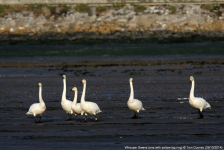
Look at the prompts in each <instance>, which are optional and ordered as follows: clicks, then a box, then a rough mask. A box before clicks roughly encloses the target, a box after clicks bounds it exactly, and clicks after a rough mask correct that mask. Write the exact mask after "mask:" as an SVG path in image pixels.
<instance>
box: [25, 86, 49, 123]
mask: <svg viewBox="0 0 224 150" xmlns="http://www.w3.org/2000/svg"><path fill="white" fill-rule="evenodd" d="M38 86H39V102H40V103H34V104H32V105H31V106H30V109H29V111H28V112H27V113H26V114H27V115H33V116H34V117H35V123H41V116H42V114H43V113H44V111H45V110H46V105H45V103H44V100H43V99H42V84H41V83H39V84H38ZM36 115H40V120H39V122H37V121H36Z"/></svg>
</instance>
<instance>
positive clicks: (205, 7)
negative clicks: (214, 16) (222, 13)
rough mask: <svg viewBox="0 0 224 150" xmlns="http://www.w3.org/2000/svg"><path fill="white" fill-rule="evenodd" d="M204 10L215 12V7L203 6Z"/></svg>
mask: <svg viewBox="0 0 224 150" xmlns="http://www.w3.org/2000/svg"><path fill="white" fill-rule="evenodd" d="M202 9H204V10H209V11H211V10H214V6H213V5H203V6H202Z"/></svg>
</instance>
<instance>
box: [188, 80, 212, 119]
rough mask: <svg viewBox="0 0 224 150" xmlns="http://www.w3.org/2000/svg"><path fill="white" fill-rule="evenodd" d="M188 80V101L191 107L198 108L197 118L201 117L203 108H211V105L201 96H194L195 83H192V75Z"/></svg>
mask: <svg viewBox="0 0 224 150" xmlns="http://www.w3.org/2000/svg"><path fill="white" fill-rule="evenodd" d="M190 81H191V82H192V85H191V92H190V98H189V103H190V105H191V106H192V107H193V108H196V109H198V112H199V117H198V118H203V115H202V111H203V109H206V108H210V109H211V106H210V105H209V103H208V102H206V100H204V99H203V98H200V97H194V85H195V83H194V77H193V76H191V77H190Z"/></svg>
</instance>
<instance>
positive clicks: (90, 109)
mask: <svg viewBox="0 0 224 150" xmlns="http://www.w3.org/2000/svg"><path fill="white" fill-rule="evenodd" d="M81 82H82V83H83V92H82V97H81V108H82V110H83V111H84V113H85V115H86V117H85V122H87V115H94V116H95V122H97V117H96V114H98V113H100V112H102V111H101V110H100V108H99V106H98V105H97V104H96V103H94V102H87V101H85V94H86V80H85V79H83V80H82V81H81Z"/></svg>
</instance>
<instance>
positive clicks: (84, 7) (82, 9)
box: [75, 4, 89, 12]
mask: <svg viewBox="0 0 224 150" xmlns="http://www.w3.org/2000/svg"><path fill="white" fill-rule="evenodd" d="M75 11H78V12H87V11H89V6H88V5H86V4H77V5H76V6H75Z"/></svg>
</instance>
